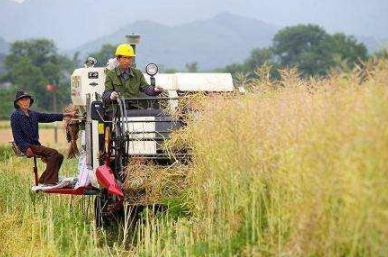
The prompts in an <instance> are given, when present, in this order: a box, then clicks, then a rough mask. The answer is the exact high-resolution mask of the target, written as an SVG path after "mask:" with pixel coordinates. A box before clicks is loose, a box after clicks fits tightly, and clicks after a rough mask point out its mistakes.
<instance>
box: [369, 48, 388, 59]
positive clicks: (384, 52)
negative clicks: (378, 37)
mask: <svg viewBox="0 0 388 257" xmlns="http://www.w3.org/2000/svg"><path fill="white" fill-rule="evenodd" d="M373 56H374V57H375V58H378V59H387V60H388V47H387V49H384V48H383V49H381V50H379V51H377V52H375V53H374V54H373Z"/></svg>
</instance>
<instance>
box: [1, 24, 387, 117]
mask: <svg viewBox="0 0 388 257" xmlns="http://www.w3.org/2000/svg"><path fill="white" fill-rule="evenodd" d="M114 51H115V46H114V45H111V44H106V45H103V46H102V47H101V49H100V50H99V51H97V52H94V53H90V54H89V55H90V56H93V57H95V58H96V59H97V60H98V66H105V64H106V63H107V61H108V59H109V58H111V57H112V56H113V55H114ZM374 56H376V57H378V58H386V59H388V53H387V50H384V49H383V50H381V51H380V52H378V53H375V54H374ZM368 58H371V56H370V55H368V52H367V49H366V46H365V45H364V44H362V43H359V42H357V40H356V39H355V38H354V37H352V36H347V35H345V34H343V33H336V34H333V35H331V34H329V33H327V32H326V31H325V30H324V29H323V28H321V27H320V26H317V25H311V24H308V25H297V26H292V27H286V28H284V29H282V30H280V31H279V32H278V33H277V34H276V35H275V36H274V38H273V40H272V45H271V46H270V47H267V48H257V49H253V50H252V51H251V54H250V56H249V57H248V58H247V59H246V60H245V61H244V62H242V63H234V64H231V65H228V66H226V67H224V68H220V69H217V70H216V71H222V72H230V73H232V74H233V75H234V74H237V73H250V74H252V75H253V74H254V71H255V70H256V68H257V67H260V66H262V65H264V64H266V65H271V66H273V67H274V68H275V69H272V70H273V74H272V75H273V78H274V79H276V78H277V77H278V76H279V74H277V71H276V70H277V69H276V68H284V67H297V68H298V70H299V72H300V74H301V75H302V76H324V75H327V74H328V73H329V72H330V70H332V69H341V70H344V69H352V68H353V67H354V66H355V65H360V64H361V63H362V62H364V61H366V60H367V59H368ZM1 59H2V65H1V69H0V73H1V74H0V84H4V83H5V82H7V83H8V84H10V85H11V87H10V88H8V89H5V88H1V90H0V97H1V99H3V101H1V102H0V119H8V118H9V115H10V113H11V112H12V109H13V98H14V95H15V92H16V91H17V90H18V89H25V90H27V91H28V92H29V93H30V94H32V95H33V96H34V97H35V99H36V102H35V106H34V107H35V109H38V110H42V111H53V109H52V92H49V91H48V90H47V89H46V86H47V85H48V84H54V85H55V86H56V95H57V102H58V106H60V107H63V106H65V105H67V104H68V103H69V102H70V76H71V73H72V72H73V70H74V69H75V68H77V67H79V65H80V61H79V60H78V54H75V55H74V56H73V58H69V57H67V56H64V55H61V54H59V53H58V50H57V48H56V46H55V44H54V42H53V41H51V40H48V39H32V40H24V41H16V42H14V43H13V44H12V45H11V49H10V52H9V54H8V55H6V56H2V57H1ZM161 68H162V69H161V71H162V72H165V73H169V72H177V71H178V70H177V69H174V68H165V67H163V66H162V67H161ZM198 70H199V67H198V63H197V62H193V63H187V64H186V71H188V72H197V71H198ZM57 111H59V110H57Z"/></svg>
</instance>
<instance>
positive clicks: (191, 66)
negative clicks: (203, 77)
mask: <svg viewBox="0 0 388 257" xmlns="http://www.w3.org/2000/svg"><path fill="white" fill-rule="evenodd" d="M185 66H186V70H187V71H188V72H198V70H199V68H198V62H191V63H186V64H185Z"/></svg>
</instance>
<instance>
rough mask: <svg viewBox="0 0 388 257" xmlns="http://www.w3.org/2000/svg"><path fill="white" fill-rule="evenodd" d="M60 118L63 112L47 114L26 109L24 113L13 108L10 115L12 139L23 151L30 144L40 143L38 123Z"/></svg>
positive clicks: (61, 118)
mask: <svg viewBox="0 0 388 257" xmlns="http://www.w3.org/2000/svg"><path fill="white" fill-rule="evenodd" d="M60 120H63V114H60V113H53V114H51V113H50V114H49V113H40V112H36V111H33V110H28V115H25V114H24V113H23V112H22V111H21V110H20V109H15V111H14V112H13V113H12V115H11V128H12V135H13V139H14V140H15V143H16V145H17V146H18V147H19V148H20V150H21V151H22V152H23V153H25V152H26V151H27V149H28V148H29V147H30V146H31V145H41V144H40V142H39V126H38V123H49V122H54V121H60Z"/></svg>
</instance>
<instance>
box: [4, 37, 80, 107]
mask: <svg viewBox="0 0 388 257" xmlns="http://www.w3.org/2000/svg"><path fill="white" fill-rule="evenodd" d="M75 66H76V64H75V63H74V61H72V60H70V59H69V58H67V57H66V56H62V55H60V54H58V52H57V49H56V46H55V44H54V42H53V41H51V40H47V39H32V40H25V41H16V42H14V43H13V44H12V45H11V49H10V53H9V54H8V55H7V56H6V58H5V60H4V68H5V74H4V76H3V77H2V81H9V82H11V83H12V85H13V89H14V90H15V89H19V88H22V89H25V90H27V91H28V92H29V93H31V94H33V95H34V97H35V99H36V107H37V108H38V109H41V110H52V108H51V106H52V104H51V98H52V97H51V93H50V92H48V91H47V90H46V86H47V85H48V84H55V85H56V94H57V101H58V104H59V106H64V105H66V104H68V103H69V102H70V86H69V84H70V83H69V76H70V74H71V72H72V70H73V69H74V68H75Z"/></svg>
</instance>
